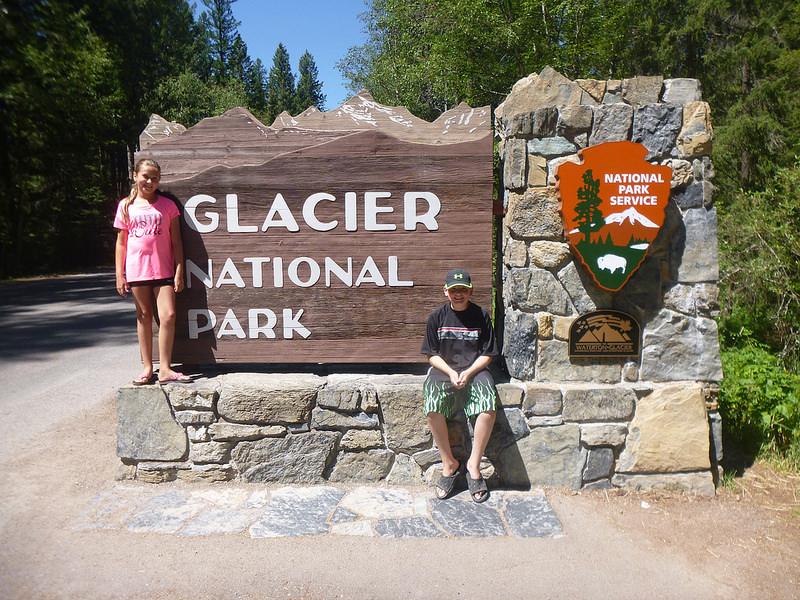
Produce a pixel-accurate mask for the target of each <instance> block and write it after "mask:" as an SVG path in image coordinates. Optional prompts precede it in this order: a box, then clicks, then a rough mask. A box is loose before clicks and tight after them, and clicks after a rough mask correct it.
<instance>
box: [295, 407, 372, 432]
mask: <svg viewBox="0 0 800 600" xmlns="http://www.w3.org/2000/svg"><path fill="white" fill-rule="evenodd" d="M379 426H380V422H379V420H378V415H368V414H367V413H363V412H362V413H359V414H357V415H350V414H343V413H339V412H336V411H334V410H327V409H325V408H319V407H316V408H315V409H314V410H313V411H311V427H312V428H314V429H377V428H378V427H379Z"/></svg>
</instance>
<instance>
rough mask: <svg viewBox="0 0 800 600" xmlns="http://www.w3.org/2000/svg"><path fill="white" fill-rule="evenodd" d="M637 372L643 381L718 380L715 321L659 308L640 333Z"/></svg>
mask: <svg viewBox="0 0 800 600" xmlns="http://www.w3.org/2000/svg"><path fill="white" fill-rule="evenodd" d="M640 371H641V377H642V379H644V380H647V381H721V380H722V363H721V361H720V352H719V336H718V333H717V324H716V322H715V321H713V320H712V319H706V318H703V317H697V318H694V319H693V318H690V317H687V316H685V315H681V314H679V313H676V312H674V311H671V310H666V309H665V310H661V311H660V312H659V313H658V314H657V315H655V317H654V318H653V319H652V320H651V322H650V323H648V324H647V326H646V327H645V331H644V333H643V334H642V366H641V369H640Z"/></svg>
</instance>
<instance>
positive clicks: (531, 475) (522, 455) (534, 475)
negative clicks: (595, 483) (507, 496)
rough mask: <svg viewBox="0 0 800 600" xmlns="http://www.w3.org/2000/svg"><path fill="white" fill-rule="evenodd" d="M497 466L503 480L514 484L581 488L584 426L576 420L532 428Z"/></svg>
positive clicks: (504, 452) (507, 483) (499, 458)
mask: <svg viewBox="0 0 800 600" xmlns="http://www.w3.org/2000/svg"><path fill="white" fill-rule="evenodd" d="M495 467H496V469H497V472H498V474H499V476H500V481H501V482H502V483H503V484H504V485H507V486H510V487H521V488H527V487H530V486H552V487H560V488H566V489H572V490H577V489H580V487H581V483H582V477H581V472H582V470H583V456H582V454H581V449H580V429H579V428H578V426H577V425H575V424H567V425H560V426H557V427H537V428H535V429H532V430H531V434H530V435H529V436H527V437H525V438H523V439H521V440H520V441H519V442H517V444H515V445H513V446H509V447H508V448H506V449H505V450H504V451H503V452H502V453H501V454H500V456H499V457H498V460H497V462H496V464H495Z"/></svg>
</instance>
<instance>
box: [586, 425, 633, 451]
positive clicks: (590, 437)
mask: <svg viewBox="0 0 800 600" xmlns="http://www.w3.org/2000/svg"><path fill="white" fill-rule="evenodd" d="M627 434H628V426H627V425H626V424H625V423H581V443H582V444H584V445H586V446H613V447H614V448H619V447H620V446H622V445H623V444H624V443H625V436H626V435H627Z"/></svg>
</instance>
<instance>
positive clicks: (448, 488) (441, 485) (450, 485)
mask: <svg viewBox="0 0 800 600" xmlns="http://www.w3.org/2000/svg"><path fill="white" fill-rule="evenodd" d="M465 469H466V465H463V464H461V462H460V461H459V463H458V468H457V469H456V471H455V473H453V474H452V475H442V476H441V477H440V478H439V482H438V483H437V484H436V497H437V498H438V499H439V500H446V499H447V498H449V497H450V494H452V493H453V489H454V488H455V485H456V480H457V479H458V477H459V475H461V474H462V473H463V472H464V471H465ZM440 492H444V494H441V493H440Z"/></svg>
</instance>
